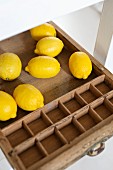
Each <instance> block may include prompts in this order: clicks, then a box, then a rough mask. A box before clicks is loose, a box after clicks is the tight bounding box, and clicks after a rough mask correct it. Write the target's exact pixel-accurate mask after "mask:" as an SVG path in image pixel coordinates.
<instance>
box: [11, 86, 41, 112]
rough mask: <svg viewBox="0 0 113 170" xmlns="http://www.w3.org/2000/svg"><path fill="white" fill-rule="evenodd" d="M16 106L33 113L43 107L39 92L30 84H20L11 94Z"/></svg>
mask: <svg viewBox="0 0 113 170" xmlns="http://www.w3.org/2000/svg"><path fill="white" fill-rule="evenodd" d="M13 96H14V99H15V101H16V103H17V105H18V106H19V107H20V108H21V109H23V110H26V111H33V110H36V109H38V108H40V107H43V106H44V98H43V95H42V94H41V92H40V91H39V90H38V89H37V88H35V87H34V86H33V85H31V84H20V85H18V86H17V87H16V88H15V89H14V92H13Z"/></svg>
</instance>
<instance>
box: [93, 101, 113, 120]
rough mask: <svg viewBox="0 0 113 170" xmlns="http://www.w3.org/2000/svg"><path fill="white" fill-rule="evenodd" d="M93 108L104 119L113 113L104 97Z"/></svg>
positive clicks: (112, 108)
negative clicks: (102, 100) (100, 102)
mask: <svg viewBox="0 0 113 170" xmlns="http://www.w3.org/2000/svg"><path fill="white" fill-rule="evenodd" d="M94 110H95V112H96V113H97V114H98V115H99V116H100V117H101V118H102V119H106V118H107V117H109V116H110V115H112V114H113V106H112V105H111V104H110V102H109V101H108V100H107V99H105V100H104V102H103V103H102V104H100V105H99V106H97V107H95V108H94Z"/></svg>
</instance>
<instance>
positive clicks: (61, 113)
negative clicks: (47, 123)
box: [46, 102, 69, 123]
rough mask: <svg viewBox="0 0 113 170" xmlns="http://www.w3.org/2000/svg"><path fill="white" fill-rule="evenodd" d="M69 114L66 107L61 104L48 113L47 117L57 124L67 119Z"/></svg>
mask: <svg viewBox="0 0 113 170" xmlns="http://www.w3.org/2000/svg"><path fill="white" fill-rule="evenodd" d="M68 114H69V111H68V110H67V109H65V106H64V107H63V105H62V104H61V102H59V103H58V107H57V108H55V109H53V110H51V111H49V112H47V113H46V115H47V116H48V117H49V119H50V120H51V121H52V122H53V123H56V122H58V121H60V120H61V119H63V118H65V117H66V116H67V115H68Z"/></svg>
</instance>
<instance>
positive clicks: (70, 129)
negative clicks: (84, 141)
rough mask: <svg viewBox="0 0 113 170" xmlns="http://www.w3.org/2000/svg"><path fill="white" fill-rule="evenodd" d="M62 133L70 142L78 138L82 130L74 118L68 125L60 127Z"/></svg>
mask: <svg viewBox="0 0 113 170" xmlns="http://www.w3.org/2000/svg"><path fill="white" fill-rule="evenodd" d="M59 131H60V133H61V134H62V135H63V136H64V137H65V139H66V140H67V141H68V143H70V142H71V141H73V140H74V139H75V138H77V137H78V136H79V135H80V134H81V131H80V130H79V129H78V128H77V127H76V126H75V125H74V123H73V120H72V121H71V122H70V123H68V124H67V125H66V126H64V127H62V128H61V129H59Z"/></svg>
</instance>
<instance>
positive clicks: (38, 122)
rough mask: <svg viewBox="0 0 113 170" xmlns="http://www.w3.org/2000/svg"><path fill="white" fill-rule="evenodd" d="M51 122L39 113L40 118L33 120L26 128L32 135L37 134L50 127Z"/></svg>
mask: <svg viewBox="0 0 113 170" xmlns="http://www.w3.org/2000/svg"><path fill="white" fill-rule="evenodd" d="M51 124H52V123H51V121H49V119H48V118H47V116H46V115H45V114H44V113H43V112H41V114H40V117H38V118H37V119H35V120H34V121H32V122H30V123H28V124H27V126H28V127H29V128H30V129H31V131H32V132H33V134H34V135H36V134H38V133H39V132H41V131H42V130H44V129H46V128H47V127H49V126H51Z"/></svg>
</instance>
